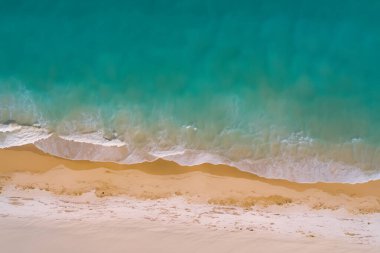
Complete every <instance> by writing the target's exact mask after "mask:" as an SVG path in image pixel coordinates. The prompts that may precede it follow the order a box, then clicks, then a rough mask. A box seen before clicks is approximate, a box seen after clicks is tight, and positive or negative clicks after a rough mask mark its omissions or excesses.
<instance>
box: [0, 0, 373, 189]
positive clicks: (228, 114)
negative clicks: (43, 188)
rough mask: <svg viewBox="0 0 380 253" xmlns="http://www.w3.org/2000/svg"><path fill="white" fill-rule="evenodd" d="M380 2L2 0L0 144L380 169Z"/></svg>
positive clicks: (357, 173)
mask: <svg viewBox="0 0 380 253" xmlns="http://www.w3.org/2000/svg"><path fill="white" fill-rule="evenodd" d="M379 13H380V1H378V0H376V1H372V0H362V1H357V0H355V1H353V0H346V1H340V0H329V1H327V0H320V1H300V0H288V1H287V0H282V1H281V0H247V1H243V0H235V1H225V0H218V1H216V0H191V1H190V0H189V1H185V0H176V1H174V0H166V1H157V0H156V1H155V0H149V1H148V0H140V1H113V0H108V1H99V0H93V1H86V0H84V1H74V0H65V1H62V0H55V1H50V0H40V1H32V0H19V1H18V0H12V1H10V0H2V1H1V3H0V123H1V125H0V147H2V148H5V147H12V146H19V145H25V144H34V145H36V146H37V147H38V148H40V149H41V150H43V151H45V152H47V153H50V154H53V155H57V156H61V157H65V158H69V159H84V160H96V161H113V162H117V163H138V162H143V161H153V160H155V159H158V158H162V159H167V160H172V161H176V162H178V163H180V164H183V165H194V164H200V163H213V164H228V165H231V166H235V167H237V168H239V169H241V170H244V171H249V172H252V173H255V174H257V175H260V176H265V177H269V178H284V179H288V180H293V181H299V182H316V181H324V182H349V183H355V182H365V181H369V180H373V179H379V178H380V69H379V59H380V15H379Z"/></svg>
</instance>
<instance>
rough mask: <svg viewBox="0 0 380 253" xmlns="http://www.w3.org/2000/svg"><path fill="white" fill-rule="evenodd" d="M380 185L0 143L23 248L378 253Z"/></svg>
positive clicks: (3, 200) (10, 245)
mask: <svg viewBox="0 0 380 253" xmlns="http://www.w3.org/2000/svg"><path fill="white" fill-rule="evenodd" d="M379 188H380V181H372V182H368V183H364V184H341V183H313V184H302V183H294V182H289V181H286V180H280V179H266V178H261V177H258V176H256V175H254V174H251V173H248V172H243V171H240V170H238V169H236V168H233V167H228V166H224V165H211V164H202V165H198V166H180V165H178V164H176V163H174V162H168V161H164V160H158V161H156V162H151V163H142V164H134V165H120V164H115V163H103V162H90V161H73V160H67V159H63V158H59V157H55V156H51V155H48V154H45V153H43V152H42V151H39V150H38V149H36V148H35V147H33V146H30V145H29V146H24V147H18V148H13V149H1V150H0V227H1V229H0V244H1V245H4V248H5V249H7V250H8V251H7V252H17V253H19V252H27V251H28V249H29V248H30V247H37V248H36V249H37V250H40V251H41V252H65V251H68V250H77V249H78V247H79V248H80V249H81V250H82V252H104V251H105V250H106V249H107V250H109V249H112V251H113V252H125V251H126V250H132V251H133V250H135V251H140V252H141V251H142V252H156V250H154V249H155V248H157V247H158V246H159V247H161V248H160V249H162V250H164V251H165V252H178V249H181V247H185V248H186V249H185V251H184V252H252V251H253V250H255V251H256V252H268V250H269V251H270V252H294V251H295V250H298V251H302V252H323V251H329V252H363V251H365V252H377V251H378V250H380V236H379V235H378V233H377V231H379V230H380V192H379V191H378V190H377V189H379ZM72 234H73V235H72ZM147 238H153V239H149V240H152V241H151V244H147V243H146V239H147ZM19 241H23V242H25V243H24V244H19V243H18V242H19ZM90 241H96V243H90ZM36 242H37V243H38V246H36ZM52 242H54V243H52ZM58 245H61V246H58ZM65 249H66V250H65ZM186 250H187V251H186ZM181 251H182V250H181Z"/></svg>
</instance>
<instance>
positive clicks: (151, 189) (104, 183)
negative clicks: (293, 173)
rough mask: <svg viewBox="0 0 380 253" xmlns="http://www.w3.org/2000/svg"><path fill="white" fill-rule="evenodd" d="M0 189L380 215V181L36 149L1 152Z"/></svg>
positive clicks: (15, 149)
mask: <svg viewBox="0 0 380 253" xmlns="http://www.w3.org/2000/svg"><path fill="white" fill-rule="evenodd" d="M0 176H1V179H0V186H1V185H3V186H4V185H7V184H13V185H15V186H17V187H19V188H23V189H34V188H35V189H42V190H47V191H51V192H53V193H56V194H67V195H81V194H83V193H85V192H89V191H93V190H95V193H96V195H97V196H98V197H102V196H115V195H126V196H130V197H135V198H139V199H159V198H166V197H171V196H183V197H184V198H186V199H187V200H188V201H190V202H196V203H209V204H217V205H233V206H243V207H250V206H255V205H260V206H270V205H278V206H281V205H298V204H299V205H307V206H309V207H312V208H315V209H333V210H335V209H339V208H345V209H347V210H349V211H351V212H353V213H376V212H380V191H379V190H378V189H380V181H372V182H368V183H361V184H343V183H312V184H304V183H294V182H289V181H286V180H277V179H266V178H261V177H258V176H256V175H253V174H251V173H248V172H243V171H240V170H238V169H236V168H233V167H229V166H225V165H212V164H202V165H197V166H180V165H178V164H176V163H175V162H170V161H165V160H157V161H155V162H146V163H140V164H133V165H121V164H116V163H109V162H90V161H73V160H67V159H63V158H59V157H54V156H51V155H48V154H45V153H43V152H41V151H40V150H38V149H37V148H35V147H34V146H32V145H28V146H23V147H18V148H12V149H2V150H0Z"/></svg>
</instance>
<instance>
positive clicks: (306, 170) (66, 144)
mask: <svg viewBox="0 0 380 253" xmlns="http://www.w3.org/2000/svg"><path fill="white" fill-rule="evenodd" d="M280 143H281V145H282V146H281V147H280V149H281V150H280V151H278V152H277V153H276V152H273V154H272V153H271V152H270V151H269V153H268V154H266V156H264V157H261V158H260V154H259V155H256V157H255V155H253V156H252V157H251V158H244V159H239V157H238V158H236V157H235V158H234V159H233V160H231V159H229V158H228V157H229V153H228V150H227V151H226V150H205V149H199V150H197V149H188V148H186V147H185V146H183V145H177V146H173V147H172V148H169V149H168V147H165V149H164V150H163V149H162V148H160V146H159V145H157V146H155V145H154V143H152V144H151V145H145V146H143V147H140V146H135V145H134V143H125V142H123V141H121V140H118V139H113V140H107V139H105V138H104V137H103V134H102V133H101V132H94V133H86V134H73V135H66V136H59V135H57V134H52V133H49V132H48V131H47V130H46V129H44V128H39V127H33V126H19V125H15V124H10V125H0V148H8V147H13V146H21V145H26V144H34V145H35V146H36V147H37V148H39V149H41V150H42V151H44V152H46V153H49V154H51V155H55V156H59V157H63V158H67V159H72V160H91V161H104V162H116V163H120V164H134V163H141V162H151V161H155V160H157V159H165V160H169V161H174V162H176V163H178V164H180V165H183V166H194V165H199V164H203V163H210V164H215V165H218V164H224V165H229V166H233V167H236V168H238V169H240V170H243V171H247V172H251V173H254V174H257V175H259V176H263V177H267V178H279V179H287V180H291V181H297V182H346V183H359V182H367V181H370V180H376V179H380V173H378V172H377V170H371V171H368V172H365V171H363V170H362V167H361V166H360V163H357V164H349V163H344V162H341V161H335V160H332V159H327V158H326V157H325V158H323V159H322V158H320V157H317V156H316V155H313V154H312V153H311V155H310V154H309V153H307V152H306V153H305V152H303V151H302V150H303V149H304V147H308V146H309V145H312V143H313V140H312V138H309V137H305V136H303V135H302V134H299V133H298V134H294V135H292V136H290V137H289V138H286V139H283V140H282V141H281V140H280ZM264 151H265V150H264Z"/></svg>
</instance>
